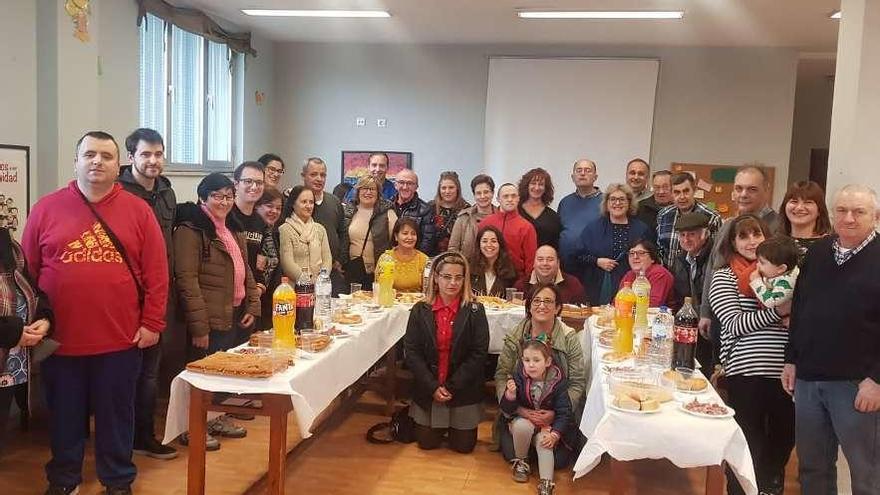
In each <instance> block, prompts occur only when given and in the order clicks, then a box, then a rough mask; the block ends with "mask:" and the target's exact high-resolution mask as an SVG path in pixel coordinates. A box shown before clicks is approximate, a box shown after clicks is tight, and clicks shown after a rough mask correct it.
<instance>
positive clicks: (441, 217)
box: [425, 170, 470, 256]
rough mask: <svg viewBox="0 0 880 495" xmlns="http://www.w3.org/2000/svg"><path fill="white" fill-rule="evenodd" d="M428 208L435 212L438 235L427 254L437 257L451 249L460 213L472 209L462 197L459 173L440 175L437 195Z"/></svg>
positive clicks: (436, 234)
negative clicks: (450, 244) (453, 233)
mask: <svg viewBox="0 0 880 495" xmlns="http://www.w3.org/2000/svg"><path fill="white" fill-rule="evenodd" d="M428 206H429V207H430V208H431V209H432V210H433V211H434V228H435V230H436V233H435V234H434V238H433V239H432V242H431V245H430V246H426V248H427V249H428V251H427V252H426V253H425V254H427V255H428V256H435V255H436V254H437V253H442V252H443V251H446V250H447V249H449V242H450V239H451V237H452V229H453V227H455V219H456V217H458V213H459V212H460V211H462V210H463V209H465V208H468V207H470V204H468V202H467V201H465V200H464V198H462V197H461V181H459V180H458V173H457V172H452V171H449V170H447V171H446V172H443V173H441V174H440V181H439V182H438V183H437V195H436V196H434V199H433V200H432V201H431V202H429V203H428Z"/></svg>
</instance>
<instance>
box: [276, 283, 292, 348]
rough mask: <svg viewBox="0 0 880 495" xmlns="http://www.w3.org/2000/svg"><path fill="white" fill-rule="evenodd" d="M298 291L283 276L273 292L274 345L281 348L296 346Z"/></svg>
mask: <svg viewBox="0 0 880 495" xmlns="http://www.w3.org/2000/svg"><path fill="white" fill-rule="evenodd" d="M295 323H296V292H294V290H293V287H292V286H291V285H290V279H288V278H287V277H281V285H279V286H278V288H277V289H275V292H273V293H272V328H273V329H274V331H275V340H274V342H273V346H274V347H276V348H279V349H289V350H293V349H295V348H296V335H295V334H294V332H293V327H294V324H295Z"/></svg>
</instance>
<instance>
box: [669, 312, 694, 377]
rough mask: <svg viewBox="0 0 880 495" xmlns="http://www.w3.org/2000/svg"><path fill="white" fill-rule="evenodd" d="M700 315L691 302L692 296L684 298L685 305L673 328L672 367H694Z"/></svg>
mask: <svg viewBox="0 0 880 495" xmlns="http://www.w3.org/2000/svg"><path fill="white" fill-rule="evenodd" d="M699 321H700V316H699V315H698V314H697V312H696V311H695V310H694V307H693V305H692V304H691V298H690V297H686V298H684V306H682V307H681V309H680V310H678V313H676V315H675V325H674V326H673V329H672V335H673V341H674V343H673V345H672V369H675V368H679V367H682V368H690V369H694V363H695V359H694V356H696V354H697V331H698V330H697V325H698V323H699Z"/></svg>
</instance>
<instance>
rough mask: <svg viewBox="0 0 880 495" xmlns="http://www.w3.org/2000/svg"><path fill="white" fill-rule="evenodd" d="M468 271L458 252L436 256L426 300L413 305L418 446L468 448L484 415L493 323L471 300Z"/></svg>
mask: <svg viewBox="0 0 880 495" xmlns="http://www.w3.org/2000/svg"><path fill="white" fill-rule="evenodd" d="M472 298H473V296H472V295H471V284H470V270H469V269H468V264H467V261H466V260H465V259H464V257H463V256H462V255H461V254H459V253H452V252H446V253H443V254H441V255H440V256H438V257H437V258H436V259H435V260H434V263H433V265H432V267H431V292H430V299H429V301H428V302H419V303H417V304H416V305H415V306H413V308H412V311H411V312H410V315H409V322H408V323H407V326H406V337H405V344H406V363H407V365H408V367H409V369H410V371H412V373H413V378H414V383H413V392H412V395H413V397H412V403H411V405H410V416H411V417H412V418H413V420H414V422H415V424H416V425H415V436H416V440H417V441H418V443H419V447H421V448H423V449H435V448H437V447H439V446H440V444H441V443H442V441H443V437H444V436H447V443H448V446H449V448H450V449H452V450H455V451H456V452H461V453H469V452H471V451H473V450H474V446H475V445H476V443H477V425H478V424H479V423H480V419H481V418H482V415H483V411H482V400H483V383H484V380H483V369H484V367H485V363H486V354H487V352H488V348H489V324H488V322H487V321H486V311H485V309H484V308H483V305H482V304H480V303H478V302H476V301H474V300H472Z"/></svg>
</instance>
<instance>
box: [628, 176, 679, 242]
mask: <svg viewBox="0 0 880 495" xmlns="http://www.w3.org/2000/svg"><path fill="white" fill-rule="evenodd" d="M651 191H652V194H651V195H650V196H649V197H647V198H645V199H643V200H641V201H639V212H638V213H636V217H638V219H639V220H641V221H643V222H645V225H647V226H648V227H649V228H650V229H651V232H654V231H656V230H657V214H658V213H660V210H662V209H663V208H665V207H667V206H669V205H671V204H672V172H670V171H669V170H658V171H656V172H654V175H652V176H651Z"/></svg>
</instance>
